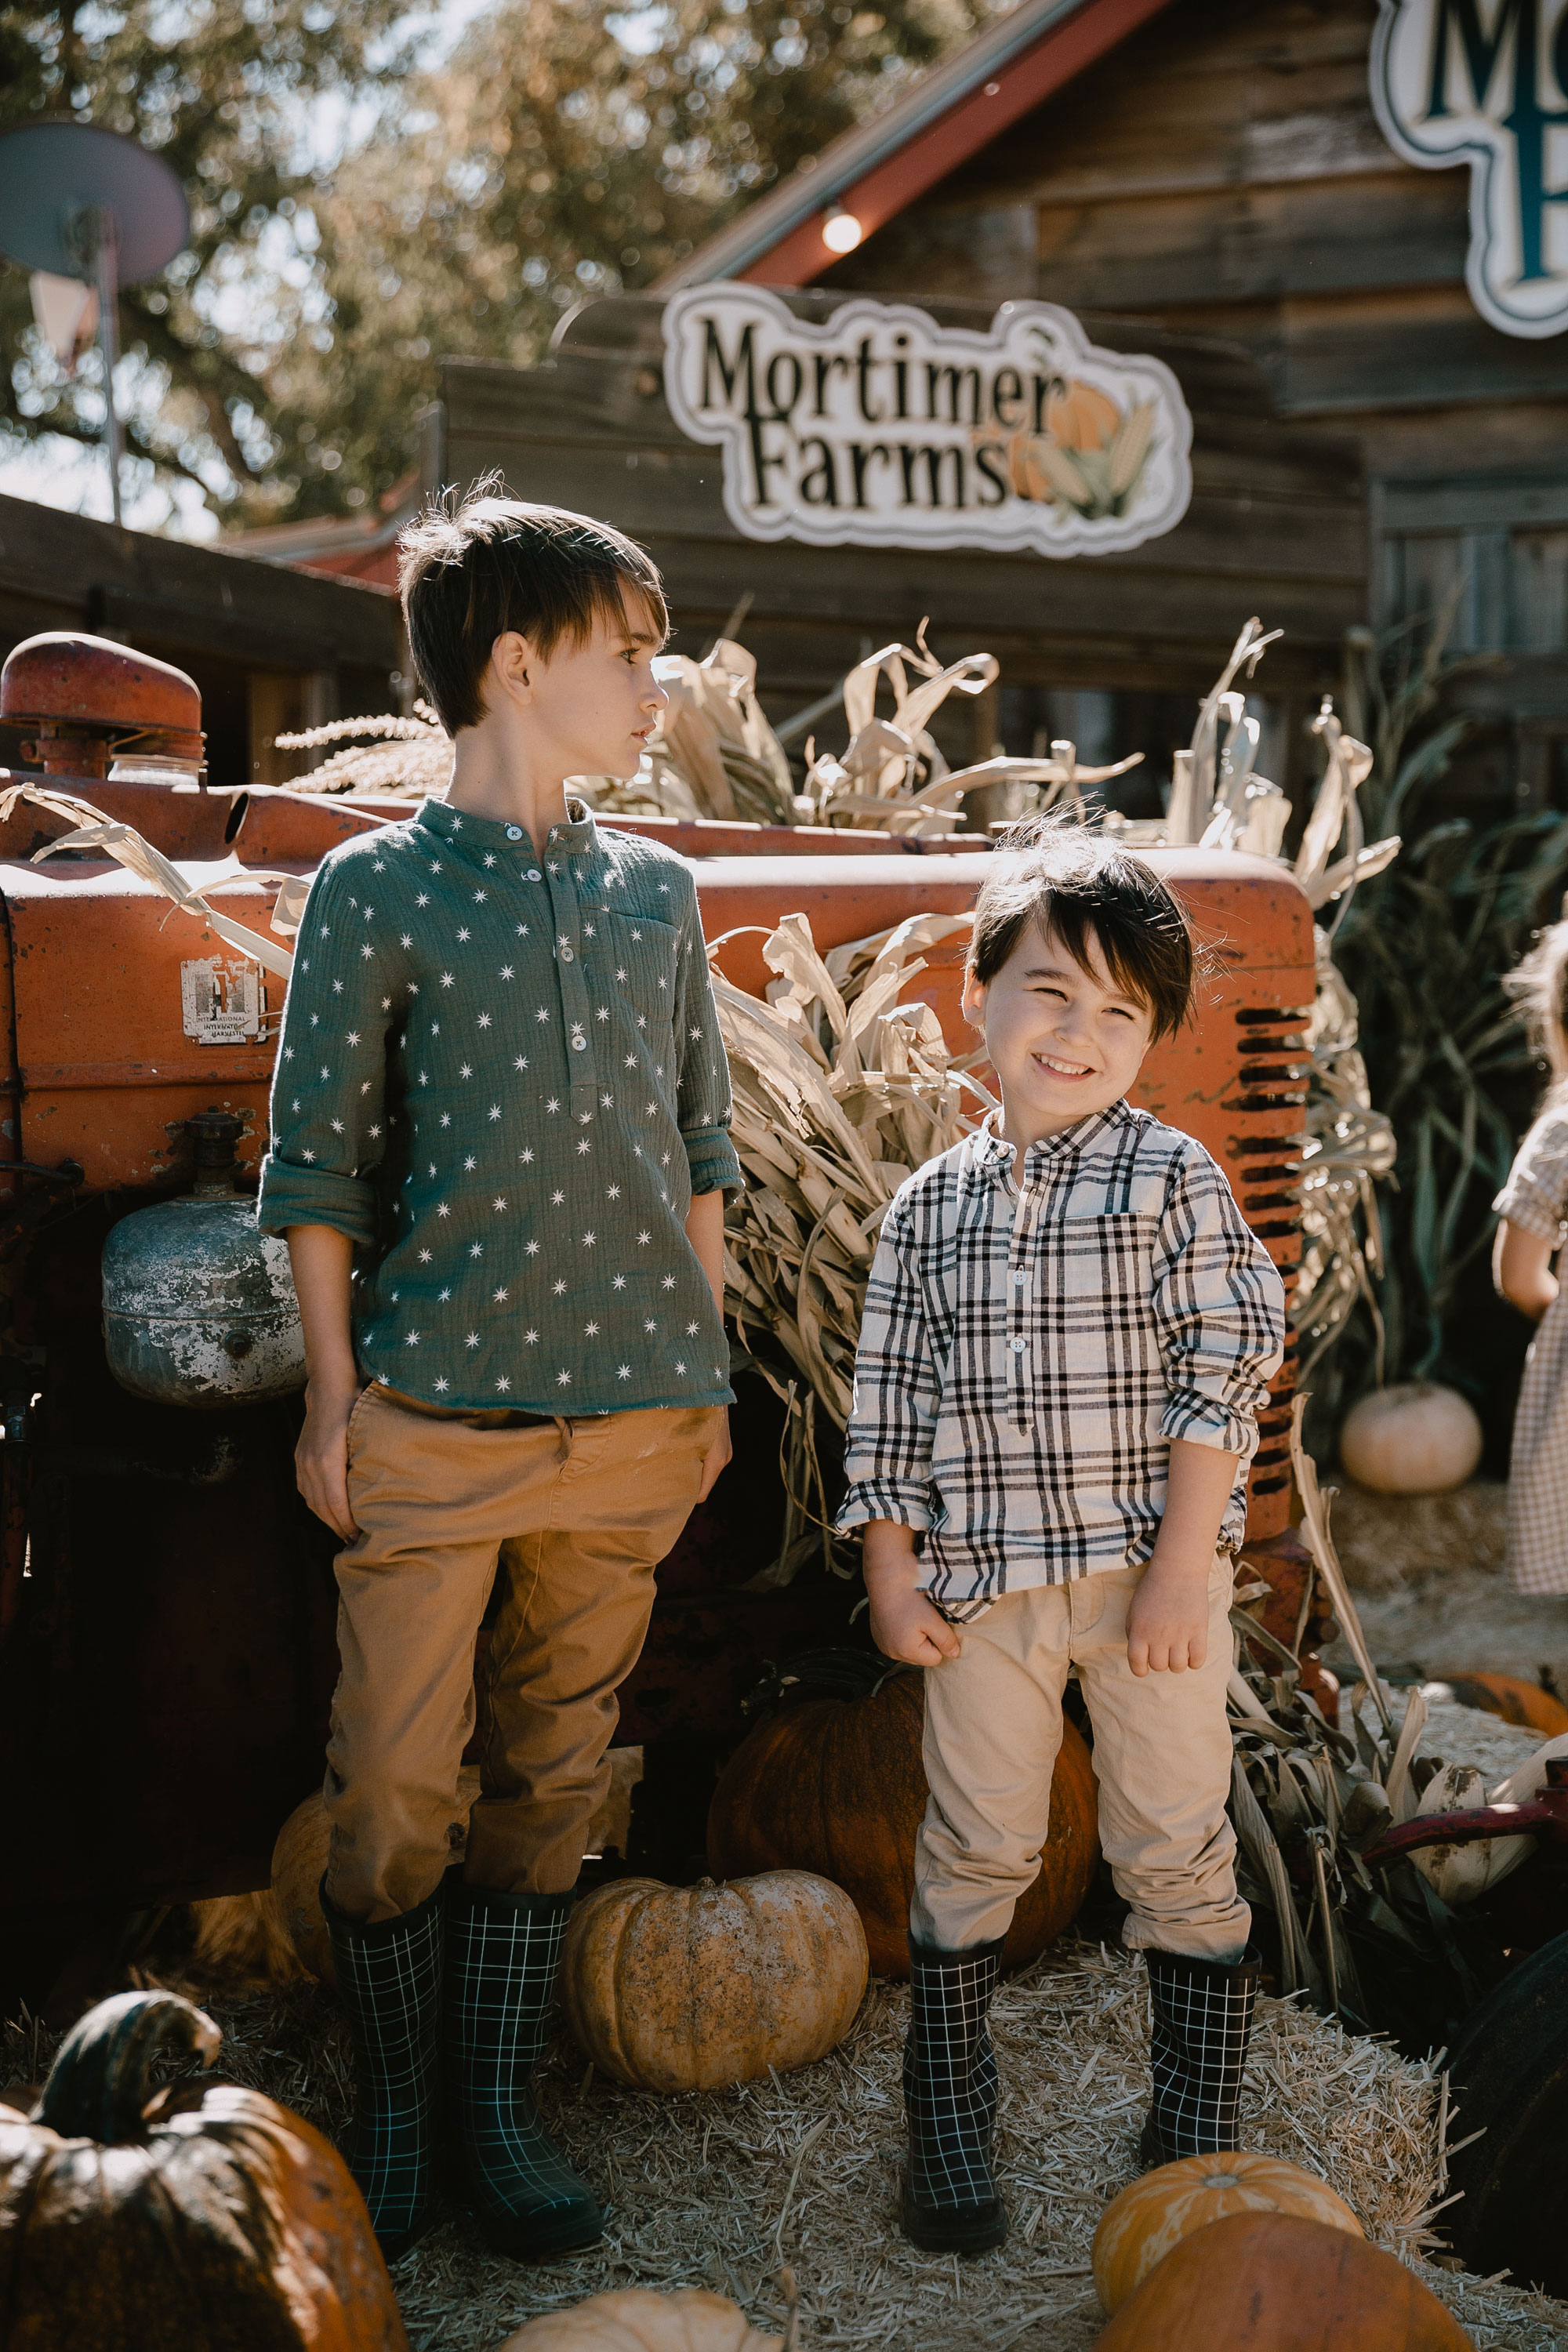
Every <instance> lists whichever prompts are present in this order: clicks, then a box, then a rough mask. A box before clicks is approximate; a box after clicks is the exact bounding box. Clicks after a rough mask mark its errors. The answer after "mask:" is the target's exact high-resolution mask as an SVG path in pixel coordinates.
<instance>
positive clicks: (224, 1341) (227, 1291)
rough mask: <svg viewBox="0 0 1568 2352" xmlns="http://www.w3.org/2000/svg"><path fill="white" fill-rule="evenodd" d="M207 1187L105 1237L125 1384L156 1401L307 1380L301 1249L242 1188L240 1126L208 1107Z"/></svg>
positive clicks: (115, 1350) (215, 1396) (115, 1346)
mask: <svg viewBox="0 0 1568 2352" xmlns="http://www.w3.org/2000/svg"><path fill="white" fill-rule="evenodd" d="M185 1131H186V1133H187V1134H188V1135H190V1136H191V1137H192V1138H193V1139H194V1141H195V1163H196V1165H195V1176H196V1181H195V1190H194V1191H193V1192H188V1193H186V1194H184V1197H183V1198H182V1199H180V1200H177V1201H163V1202H159V1204H158V1206H157V1207H156V1208H153V1209H139V1210H137V1211H136V1212H135V1213H134V1214H133V1215H132V1216H129V1217H122V1218H121V1221H120V1223H118V1224H117V1225H115V1226H113V1227H112V1228H111V1229H110V1234H109V1238H108V1240H107V1241H106V1242H105V1243H104V1244H103V1337H104V1344H105V1347H106V1349H107V1350H108V1355H109V1369H110V1371H111V1372H112V1373H113V1374H114V1377H115V1379H116V1380H117V1381H119V1382H120V1385H121V1388H125V1389H129V1390H130V1391H131V1393H132V1396H139V1397H146V1398H147V1399H149V1400H150V1402H153V1403H154V1404H184V1405H196V1406H205V1407H207V1408H209V1409H216V1408H223V1407H228V1406H233V1405H239V1404H262V1403H265V1402H267V1401H268V1399H269V1398H272V1397H279V1396H287V1395H289V1393H290V1392H291V1391H293V1390H295V1389H300V1388H303V1386H304V1384H305V1343H304V1337H303V1334H302V1333H301V1331H300V1308H299V1304H298V1301H297V1300H296V1298H295V1296H294V1280H293V1276H292V1275H291V1273H290V1271H289V1247H288V1244H287V1243H286V1242H282V1241H279V1240H278V1239H277V1238H276V1236H274V1235H272V1234H258V1232H257V1230H256V1204H255V1202H254V1201H252V1200H250V1199H249V1198H247V1195H245V1194H244V1193H240V1192H236V1191H235V1189H234V1147H235V1145H236V1143H237V1141H238V1139H239V1136H240V1133H241V1127H240V1122H239V1120H238V1119H237V1118H235V1117H234V1116H233V1115H232V1113H230V1112H228V1111H222V1110H207V1111H201V1112H198V1114H197V1115H196V1117H195V1118H191V1119H187V1120H186V1122H185Z"/></svg>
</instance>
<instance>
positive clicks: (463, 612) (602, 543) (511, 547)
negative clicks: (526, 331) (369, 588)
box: [397, 474, 669, 735]
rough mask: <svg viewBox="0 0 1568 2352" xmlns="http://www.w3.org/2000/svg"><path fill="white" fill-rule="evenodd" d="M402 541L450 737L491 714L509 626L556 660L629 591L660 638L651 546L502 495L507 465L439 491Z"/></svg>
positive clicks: (409, 602) (413, 631) (408, 594)
mask: <svg viewBox="0 0 1568 2352" xmlns="http://www.w3.org/2000/svg"><path fill="white" fill-rule="evenodd" d="M397 547H398V566H397V584H398V587H399V589H400V591H401V593H402V596H403V613H404V619H405V623H406V625H407V629H408V643H409V648H410V650H411V651H412V653H413V656H414V667H415V668H416V670H417V672H418V674H419V683H420V685H421V686H422V687H423V688H424V689H425V692H426V695H427V697H428V698H429V699H430V701H431V702H432V703H433V704H434V706H435V709H436V711H437V716H438V717H439V719H440V721H441V724H442V726H443V727H444V728H445V729H446V730H447V734H448V735H455V734H456V733H457V731H458V728H459V727H477V726H478V725H479V720H480V719H482V718H483V717H484V712H485V698H484V675H485V670H486V667H487V666H488V664H489V657H490V649H491V647H492V646H494V644H495V641H496V639H497V638H498V637H500V636H504V635H506V634H507V632H508V631H509V630H512V629H515V630H516V631H517V632H518V634H519V635H521V636H524V637H526V638H527V639H528V640H529V642H530V644H531V645H532V646H536V647H537V649H538V651H539V653H540V654H541V655H542V656H543V658H544V659H545V660H548V659H549V657H550V656H551V654H552V653H553V651H554V650H555V647H556V646H558V645H559V644H560V642H561V640H562V639H563V637H564V638H566V639H567V640H568V641H569V642H570V643H571V644H573V645H574V646H582V645H585V644H586V643H587V641H588V638H589V637H590V636H591V635H592V634H593V629H594V623H595V619H597V618H599V617H600V616H601V615H602V616H603V617H604V618H605V619H606V620H608V621H611V622H615V621H618V620H619V619H620V618H621V617H622V615H623V614H625V613H626V609H627V604H626V592H627V590H628V589H629V590H631V591H632V592H633V593H634V595H635V596H636V597H637V598H639V599H640V600H641V602H642V603H643V604H646V606H647V611H648V614H649V616H650V618H651V620H652V623H653V626H654V628H655V629H656V630H657V631H658V634H659V635H660V637H661V638H662V637H663V636H664V635H665V634H666V633H667V631H668V626H669V615H668V611H667V609H666V606H665V601H664V584H663V583H662V581H661V580H660V579H659V576H658V566H657V565H656V564H655V562H654V561H653V559H652V557H651V556H649V555H646V554H645V553H644V552H643V550H642V549H641V548H640V547H638V546H637V544H636V543H635V542H634V541H631V540H629V539H627V538H626V536H625V534H624V533H623V532H621V531H618V530H615V529H614V527H613V526H612V525H611V524H609V523H607V522H595V520H593V518H592V517H591V516H589V515H580V514H572V513H570V512H569V511H568V510H567V509H565V508H564V507H540V506H531V505H528V504H527V503H525V501H524V500H523V499H509V498H506V497H505V496H503V495H502V483H501V478H500V475H499V474H487V475H486V476H485V478H484V479H483V480H482V481H479V482H476V483H475V484H474V485H473V487H472V488H470V489H469V490H468V492H467V494H466V495H465V496H464V497H463V498H461V499H455V498H454V496H453V494H452V493H451V492H448V493H447V496H446V497H445V498H444V499H433V500H432V501H431V503H430V505H429V506H427V507H426V509H425V512H424V513H423V514H422V515H421V516H420V517H419V518H418V520H417V521H416V522H412V523H410V524H409V526H408V529H407V530H405V532H404V533H403V535H402V537H401V538H400V539H399V541H398V542H397Z"/></svg>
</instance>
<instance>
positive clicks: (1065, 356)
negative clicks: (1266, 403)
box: [664, 285, 1193, 555]
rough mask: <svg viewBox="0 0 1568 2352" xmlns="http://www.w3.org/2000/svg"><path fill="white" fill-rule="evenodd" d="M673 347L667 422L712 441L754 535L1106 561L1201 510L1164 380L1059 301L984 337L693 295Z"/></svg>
mask: <svg viewBox="0 0 1568 2352" xmlns="http://www.w3.org/2000/svg"><path fill="white" fill-rule="evenodd" d="M664 337H665V362H664V377H665V388H666V392H667V394H668V400H669V406H670V411H671V413H672V415H674V417H675V420H676V422H677V424H678V425H679V426H680V428H681V430H682V432H684V433H686V434H688V435H689V436H690V437H691V438H692V439H693V440H694V441H710V442H717V443H718V444H719V445H720V446H721V448H722V450H723V453H724V456H723V465H724V505H725V509H726V511H727V512H728V514H729V517H730V520H731V522H732V523H733V524H734V525H735V528H736V530H740V531H742V532H743V533H744V534H745V536H746V537H747V538H748V539H763V540H777V539H793V540H805V541H808V542H810V543H812V544H814V545H816V546H819V547H837V546H843V545H846V544H847V545H852V546H856V547H910V548H917V547H968V548H995V549H999V550H1000V549H1023V548H1032V549H1034V550H1035V551H1036V552H1037V553H1038V554H1041V555H1089V554H1097V553H1099V554H1106V553H1110V552H1112V551H1116V550H1118V549H1121V548H1129V547H1137V546H1139V545H1140V544H1141V543H1142V541H1144V540H1146V539H1155V538H1158V536H1159V535H1160V533H1161V532H1162V531H1167V530H1172V529H1173V527H1174V525H1175V524H1177V523H1178V522H1180V520H1181V519H1182V517H1183V515H1184V513H1185V512H1186V509H1187V502H1188V500H1189V499H1190V498H1191V496H1192V470H1191V467H1190V466H1189V463H1188V457H1187V453H1188V449H1189V447H1190V446H1191V443H1192V430H1193V428H1192V418H1191V417H1190V416H1189V415H1188V414H1187V409H1186V404H1185V403H1184V400H1183V398H1182V394H1181V388H1180V386H1179V385H1178V383H1177V382H1176V379H1175V377H1174V376H1173V374H1172V373H1171V371H1170V369H1169V368H1168V367H1165V366H1163V364H1162V363H1161V362H1160V361H1158V360H1153V359H1136V358H1128V357H1125V356H1124V355H1123V354H1122V353H1121V352H1106V351H1100V350H1097V349H1096V347H1095V346H1094V345H1093V344H1092V343H1090V342H1089V341H1088V340H1087V338H1086V337H1085V335H1084V332H1083V330H1082V328H1081V327H1080V326H1079V323H1078V320H1076V319H1075V318H1074V317H1073V316H1072V314H1071V312H1070V311H1068V310H1058V307H1057V306H1056V304H1055V303H1053V302H1007V303H1004V305H1003V307H1002V309H1001V310H998V311H997V313H996V316H995V318H994V320H993V322H992V324H991V327H990V329H989V331H986V332H984V333H982V332H979V331H972V330H963V329H951V328H944V327H939V326H938V325H937V324H936V322H935V320H932V319H931V318H928V317H927V315H926V313H925V312H924V311H923V310H912V309H910V308H907V307H905V306H904V305H902V304H897V303H881V302H871V301H851V302H847V303H846V304H845V305H844V307H843V308H842V309H841V310H836V311H835V312H834V314H833V316H832V318H831V319H830V320H828V321H827V322H826V325H822V326H813V325H810V324H808V323H807V322H805V321H804V320H799V319H797V318H795V316H794V314H793V312H791V311H790V310H788V309H787V308H786V307H785V305H784V303H783V302H781V301H780V300H779V299H778V298H777V296H776V295H773V294H770V293H767V292H766V291H764V290H763V289H761V288H759V287H751V286H740V285H721V286H699V287H693V288H691V289H689V290H688V291H687V292H685V293H682V294H678V295H676V296H674V297H673V298H672V299H671V300H670V301H669V303H668V305H667V307H666V310H665V314H664Z"/></svg>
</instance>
